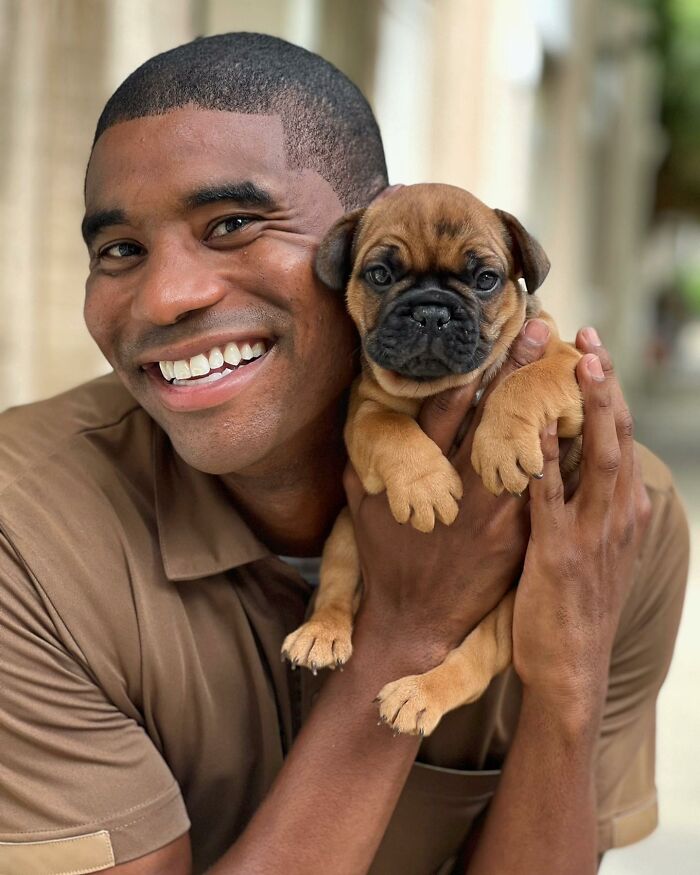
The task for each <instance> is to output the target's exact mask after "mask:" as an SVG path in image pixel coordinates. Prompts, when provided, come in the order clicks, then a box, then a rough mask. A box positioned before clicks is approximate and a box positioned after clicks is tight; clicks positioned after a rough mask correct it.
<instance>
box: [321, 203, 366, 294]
mask: <svg viewBox="0 0 700 875" xmlns="http://www.w3.org/2000/svg"><path fill="white" fill-rule="evenodd" d="M363 213H364V208H363V209H360V210H353V212H352V213H347V215H345V216H343V217H342V219H338V221H337V222H336V223H335V225H333V226H332V227H331V229H330V231H328V233H327V234H326V236H325V237H324V238H323V240H321V245H320V246H319V248H318V252H317V253H316V261H315V263H314V267H315V268H316V276H317V277H318V278H319V279H320V280H321V282H322V283H323V284H324V285H326V286H328V288H330V289H335V290H336V291H342V290H343V289H344V288H345V286H346V285H347V283H348V280H349V279H350V273H351V271H352V262H353V258H352V243H353V240H354V239H355V231H356V230H357V226H358V224H359V221H360V219H361V218H362V215H363Z"/></svg>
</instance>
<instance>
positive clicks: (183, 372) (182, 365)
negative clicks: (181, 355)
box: [173, 359, 192, 380]
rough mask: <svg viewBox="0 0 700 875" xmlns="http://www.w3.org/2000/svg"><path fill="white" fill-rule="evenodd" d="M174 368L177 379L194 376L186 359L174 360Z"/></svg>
mask: <svg viewBox="0 0 700 875" xmlns="http://www.w3.org/2000/svg"><path fill="white" fill-rule="evenodd" d="M173 368H174V373H175V379H176V380H189V378H190V377H191V376H192V374H191V373H190V366H189V364H188V362H186V361H185V360H184V359H179V360H178V361H176V362H173Z"/></svg>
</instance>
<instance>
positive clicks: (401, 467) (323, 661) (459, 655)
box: [282, 185, 582, 735]
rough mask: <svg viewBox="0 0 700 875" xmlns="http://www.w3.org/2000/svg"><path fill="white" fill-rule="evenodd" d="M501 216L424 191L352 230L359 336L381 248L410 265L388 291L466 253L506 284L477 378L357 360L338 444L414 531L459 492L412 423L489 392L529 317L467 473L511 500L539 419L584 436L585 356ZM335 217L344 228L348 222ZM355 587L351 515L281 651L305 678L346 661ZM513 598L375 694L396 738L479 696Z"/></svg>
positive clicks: (427, 727) (507, 636)
mask: <svg viewBox="0 0 700 875" xmlns="http://www.w3.org/2000/svg"><path fill="white" fill-rule="evenodd" d="M503 216H506V217H507V218H508V219H512V217H509V216H508V214H499V215H497V214H496V213H495V212H494V211H493V210H490V209H489V208H488V207H486V206H485V205H484V204H482V203H481V202H480V201H478V200H477V199H476V198H474V197H473V196H472V195H470V194H469V193H468V192H464V191H462V190H461V189H456V188H452V187H450V186H440V185H420V186H410V187H406V188H405V189H402V190H400V191H399V192H398V193H397V194H393V195H392V196H391V197H388V198H386V199H385V200H380V201H378V202H376V203H375V204H374V205H372V206H371V207H369V208H368V209H367V210H366V211H364V213H362V211H358V213H357V214H355V216H354V217H351V218H353V222H356V223H357V229H356V231H355V237H354V242H353V249H352V262H353V265H354V269H353V272H352V275H351V277H350V279H349V281H348V285H347V304H348V311H349V312H350V314H351V316H352V318H353V319H354V321H355V323H356V325H357V327H358V330H359V332H360V336H361V337H362V339H363V340H364V339H365V338H366V336H367V333H368V332H369V331H371V330H372V329H373V327H374V325H375V323H376V320H377V317H378V315H379V311H380V305H379V303H378V299H377V296H376V295H374V294H371V293H369V292H368V290H367V288H366V286H365V285H364V283H363V282H362V279H361V275H360V271H359V267H360V266H362V265H367V264H368V263H371V261H372V259H373V258H374V257H376V255H377V253H381V252H382V251H384V250H385V249H386V247H387V246H389V245H390V246H394V247H396V251H398V252H399V253H400V255H401V259H402V261H403V263H404V264H408V265H410V272H409V273H410V275H409V276H408V277H407V279H406V281H405V282H403V283H397V284H396V289H393V290H392V291H393V293H394V294H397V295H399V294H401V292H402V291H403V290H404V289H406V288H408V287H410V284H411V281H412V280H411V277H412V276H414V275H415V274H421V273H425V272H428V271H439V272H440V273H441V274H442V275H445V274H447V275H451V274H458V273H459V270H460V264H462V263H463V262H464V259H465V251H467V250H468V251H470V252H476V253H478V254H479V256H481V257H482V258H485V259H488V260H489V262H490V263H491V264H493V265H499V266H500V267H501V269H502V270H503V271H505V272H506V273H507V274H508V277H509V279H508V282H507V283H506V284H505V287H504V288H503V289H502V291H501V292H500V294H499V295H498V296H497V297H495V298H494V299H493V300H491V301H487V302H486V303H485V304H484V305H483V310H482V315H483V319H482V325H481V328H480V330H481V332H482V337H484V338H486V339H488V340H489V341H490V342H491V343H492V344H493V345H492V348H491V351H490V353H489V355H488V356H487V358H486V360H485V361H484V362H483V363H482V365H481V366H480V367H479V368H478V369H476V370H474V371H472V372H470V373H468V374H457V375H451V376H447V377H441V378H439V379H436V380H431V381H428V382H416V381H413V380H411V379H409V378H406V377H401V376H399V375H397V374H396V373H393V372H389V371H386V370H383V369H382V368H381V367H379V366H378V365H377V364H376V363H375V362H372V361H370V360H369V359H368V358H365V359H364V361H363V373H362V376H361V377H360V378H358V380H357V381H356V383H355V385H354V386H353V390H352V396H351V402H350V409H349V413H348V421H347V424H346V430H345V439H346V444H347V448H348V453H349V456H350V459H351V460H352V463H353V465H354V467H355V470H356V471H357V473H358V475H359V477H360V479H361V481H362V483H363V486H364V488H365V490H366V491H367V492H368V493H372V494H376V493H379V492H382V491H384V490H386V492H387V498H388V501H389V506H390V508H391V511H392V513H393V515H394V517H395V518H396V520H397V521H398V522H401V523H405V522H409V521H410V522H411V524H412V525H413V526H414V527H415V528H417V529H418V530H420V531H422V532H430V531H432V529H433V528H434V526H435V522H436V520H437V521H440V522H441V523H443V524H445V525H449V524H450V523H452V522H453V521H454V519H455V518H456V516H457V514H458V511H459V505H458V500H459V499H460V498H461V495H462V483H461V478H460V477H459V475H458V474H457V472H456V471H455V470H454V468H453V467H452V465H451V464H450V463H449V461H448V460H447V459H446V457H445V456H444V455H443V453H442V452H441V451H440V449H439V448H438V447H437V445H436V444H434V443H433V441H432V440H431V439H430V438H428V436H427V435H426V434H425V433H424V432H423V431H421V429H420V427H419V426H418V424H417V422H416V417H417V415H418V412H419V410H420V405H421V403H422V399H423V398H425V397H427V396H429V395H434V394H437V393H438V392H441V391H443V390H444V389H447V388H452V387H455V386H460V385H465V384H467V383H469V382H472V381H475V380H479V381H481V383H482V384H483V385H485V384H486V383H488V382H489V381H490V380H491V379H492V378H493V377H494V376H495V374H496V373H497V372H498V370H499V368H500V367H501V365H502V364H503V362H504V361H505V360H506V358H507V355H508V351H509V349H510V346H511V344H512V343H513V341H514V339H515V337H516V336H517V334H518V333H519V331H520V329H521V328H522V325H523V323H524V321H525V319H526V318H532V317H533V316H535V315H538V316H539V318H542V319H544V320H545V321H547V323H548V324H549V326H550V330H551V336H550V340H549V342H548V345H547V348H546V351H545V354H544V356H543V358H541V359H540V360H539V361H537V362H534V363H532V364H529V365H526V366H525V367H522V368H520V369H519V370H517V371H515V372H514V373H512V374H510V375H509V376H508V377H507V378H506V379H505V380H504V381H503V382H502V383H500V384H499V385H498V386H497V387H496V389H495V390H494V391H493V392H492V394H491V395H490V397H489V398H488V400H487V402H486V406H485V408H484V414H483V417H482V420H481V423H480V425H479V428H478V429H477V432H476V435H475V438H474V444H473V448H472V464H473V465H474V468H475V470H476V471H477V473H478V474H479V475H480V476H481V478H482V480H483V482H484V485H485V486H486V487H487V488H488V489H489V490H490V491H491V492H493V493H494V494H499V493H500V492H502V491H503V490H504V489H505V490H507V491H509V492H513V493H520V492H522V491H523V490H524V489H525V488H526V487H527V485H528V482H529V479H530V477H532V476H536V475H538V474H539V473H540V472H541V471H542V467H543V459H542V452H541V448H540V437H539V436H540V433H541V431H542V429H543V428H544V426H545V425H546V423H548V422H551V421H555V420H556V421H557V422H558V430H559V434H560V435H561V436H562V437H574V436H577V435H579V434H580V432H581V424H582V404H581V394H580V390H579V387H578V383H577V381H576V377H575V367H576V363H577V362H578V360H579V358H580V353H579V352H578V351H577V350H576V349H575V348H574V347H573V346H571V345H570V344H567V343H564V342H563V341H562V340H560V339H559V336H558V332H557V330H556V326H555V325H554V322H553V320H552V319H551V317H550V316H548V315H547V314H545V313H542V312H541V306H540V303H539V301H538V299H537V297H536V296H535V295H528V296H526V295H525V294H524V293H523V292H522V291H521V290H520V289H519V287H518V285H517V274H516V262H517V259H516V257H515V255H514V252H513V251H512V247H513V246H515V245H516V244H514V243H513V239H512V235H511V237H510V239H509V234H508V231H507V230H506V228H505V227H504V222H503V218H502V217H503ZM513 221H514V222H515V225H514V227H516V226H517V228H519V232H523V233H524V229H522V226H519V223H517V220H513ZM344 222H345V226H346V228H347V226H348V220H347V218H346V219H345V220H344ZM516 230H517V229H516ZM331 233H332V232H331ZM535 245H536V244H535ZM540 251H541V250H540ZM542 255H543V253H542ZM545 260H546V259H545ZM547 267H548V265H547ZM545 274H546V270H545ZM449 282H450V283H451V288H452V290H453V291H457V292H460V291H462V289H461V287H460V281H459V280H457V279H454V280H449ZM464 292H465V294H466V289H465V290H464ZM572 460H573V461H572ZM576 461H577V457H576V454H575V453H574V454H570V456H569V458H568V459H567V463H568V464H569V466H573V465H575V464H576ZM359 591H360V568H359V559H358V556H357V549H356V546H355V539H354V531H353V528H352V521H351V519H350V515H349V513H348V511H347V509H346V510H344V511H343V512H342V513H341V515H340V516H339V518H338V520H337V522H336V524H335V527H334V529H333V532H332V534H331V536H330V538H329V540H328V542H327V544H326V547H325V549H324V554H323V561H322V567H321V583H320V588H319V593H318V598H317V601H316V605H315V610H314V613H313V615H312V617H311V619H310V620H309V621H308V622H307V623H305V624H304V625H303V626H302V627H301V628H300V629H298V630H297V631H296V632H294V633H292V634H291V635H289V636H288V637H287V638H286V639H285V642H284V645H283V648H282V653H283V655H284V656H286V657H287V658H288V659H290V660H291V661H292V663H293V664H294V665H303V666H306V667H308V668H311V669H312V670H313V671H314V672H315V671H316V670H317V669H319V668H325V667H329V668H335V667H339V666H342V664H343V663H344V662H345V661H346V660H347V659H348V658H349V656H350V654H351V652H352V644H351V640H350V639H351V634H352V623H353V617H354V613H355V610H356V607H357V601H358V594H359ZM513 602H514V593H513V592H511V593H509V594H508V595H506V597H505V598H504V599H503V600H502V601H501V602H500V604H499V605H498V606H497V607H496V608H495V609H494V610H493V611H492V612H491V613H490V614H489V615H488V616H487V617H485V618H484V620H482V622H481V623H480V624H479V625H478V626H477V627H476V628H475V629H474V630H473V631H472V632H471V634H470V635H468V636H467V638H466V639H465V640H464V641H463V643H462V644H461V645H460V646H459V647H458V648H456V649H455V650H453V651H452V652H451V653H450V654H449V655H448V657H447V658H446V659H445V661H444V662H443V663H442V664H441V665H439V666H437V667H436V668H434V669H432V670H431V671H429V672H426V673H425V674H423V675H415V676H410V677H406V678H401V679H399V680H397V681H394V682H392V683H390V684H387V685H386V686H385V687H384V688H383V689H382V690H381V691H380V693H379V696H378V702H379V710H380V715H381V719H382V720H383V721H385V722H386V723H388V724H389V725H391V726H392V727H393V729H394V730H395V731H397V732H402V733H408V734H414V735H415V734H420V735H428V734H430V733H431V732H432V731H433V730H434V728H435V727H436V726H437V724H438V722H439V720H440V719H441V717H442V716H443V715H444V714H445V713H447V712H448V711H450V710H452V709H454V708H457V707H459V706H460V705H463V704H467V703H468V702H472V701H474V700H475V699H477V698H478V697H479V696H480V695H481V694H482V693H483V692H484V690H485V689H486V687H487V686H488V684H489V683H490V681H491V679H492V678H493V677H494V676H495V675H496V674H498V673H499V672H500V671H502V670H503V669H504V668H506V666H507V665H508V664H509V663H510V661H511V656H512V643H511V628H512V613H513Z"/></svg>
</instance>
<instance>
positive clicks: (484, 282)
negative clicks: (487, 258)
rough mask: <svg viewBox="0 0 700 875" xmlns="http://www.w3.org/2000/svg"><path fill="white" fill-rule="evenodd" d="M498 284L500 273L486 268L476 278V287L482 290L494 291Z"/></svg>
mask: <svg viewBox="0 0 700 875" xmlns="http://www.w3.org/2000/svg"><path fill="white" fill-rule="evenodd" d="M497 285H498V274H497V273H494V272H493V271H492V270H484V271H482V272H481V273H480V274H479V276H478V277H477V278H476V287H477V289H478V290H479V291H480V292H492V291H493V290H494V289H495V288H496V286H497Z"/></svg>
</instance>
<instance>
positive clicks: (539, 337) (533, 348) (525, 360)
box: [455, 319, 550, 467]
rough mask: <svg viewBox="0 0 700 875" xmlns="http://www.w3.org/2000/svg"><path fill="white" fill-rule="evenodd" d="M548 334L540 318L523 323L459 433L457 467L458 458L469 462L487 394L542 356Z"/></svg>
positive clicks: (545, 324)
mask: <svg viewBox="0 0 700 875" xmlns="http://www.w3.org/2000/svg"><path fill="white" fill-rule="evenodd" d="M549 334H550V332H549V326H548V325H547V323H546V322H544V321H543V320H542V319H530V320H528V321H527V322H526V323H525V325H523V327H522V329H521V331H520V334H518V336H517V337H516V338H515V340H514V341H513V343H512V344H511V347H510V350H509V351H508V356H507V358H506V360H505V362H504V363H503V367H502V368H501V369H500V371H499V372H498V373H497V374H496V376H495V377H494V378H493V380H492V381H491V383H489V385H488V387H487V389H486V391H485V393H484V397H483V398H480V399H479V404H478V406H477V409H476V411H475V414H474V416H473V417H472V419H471V421H470V423H469V427H468V428H467V429H466V432H464V434H463V435H462V434H460V438H462V436H463V437H464V440H462V441H461V442H460V447H459V451H458V453H457V454H456V456H455V465H456V466H457V467H459V461H460V460H461V462H462V463H463V464H471V463H470V462H469V460H470V459H471V452H472V451H471V445H472V442H473V439H474V433H475V432H476V429H477V426H478V425H479V423H480V422H481V417H482V415H483V412H484V404H485V403H486V399H487V398H488V396H489V395H490V394H491V392H493V390H494V389H495V388H496V386H498V384H499V383H502V382H503V380H505V379H506V377H508V376H509V375H510V374H512V373H513V372H514V371H517V370H518V369H519V368H522V367H525V365H529V364H532V362H536V361H537V360H538V359H540V358H542V356H543V355H544V351H545V349H546V348H547V341H548V340H549Z"/></svg>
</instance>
